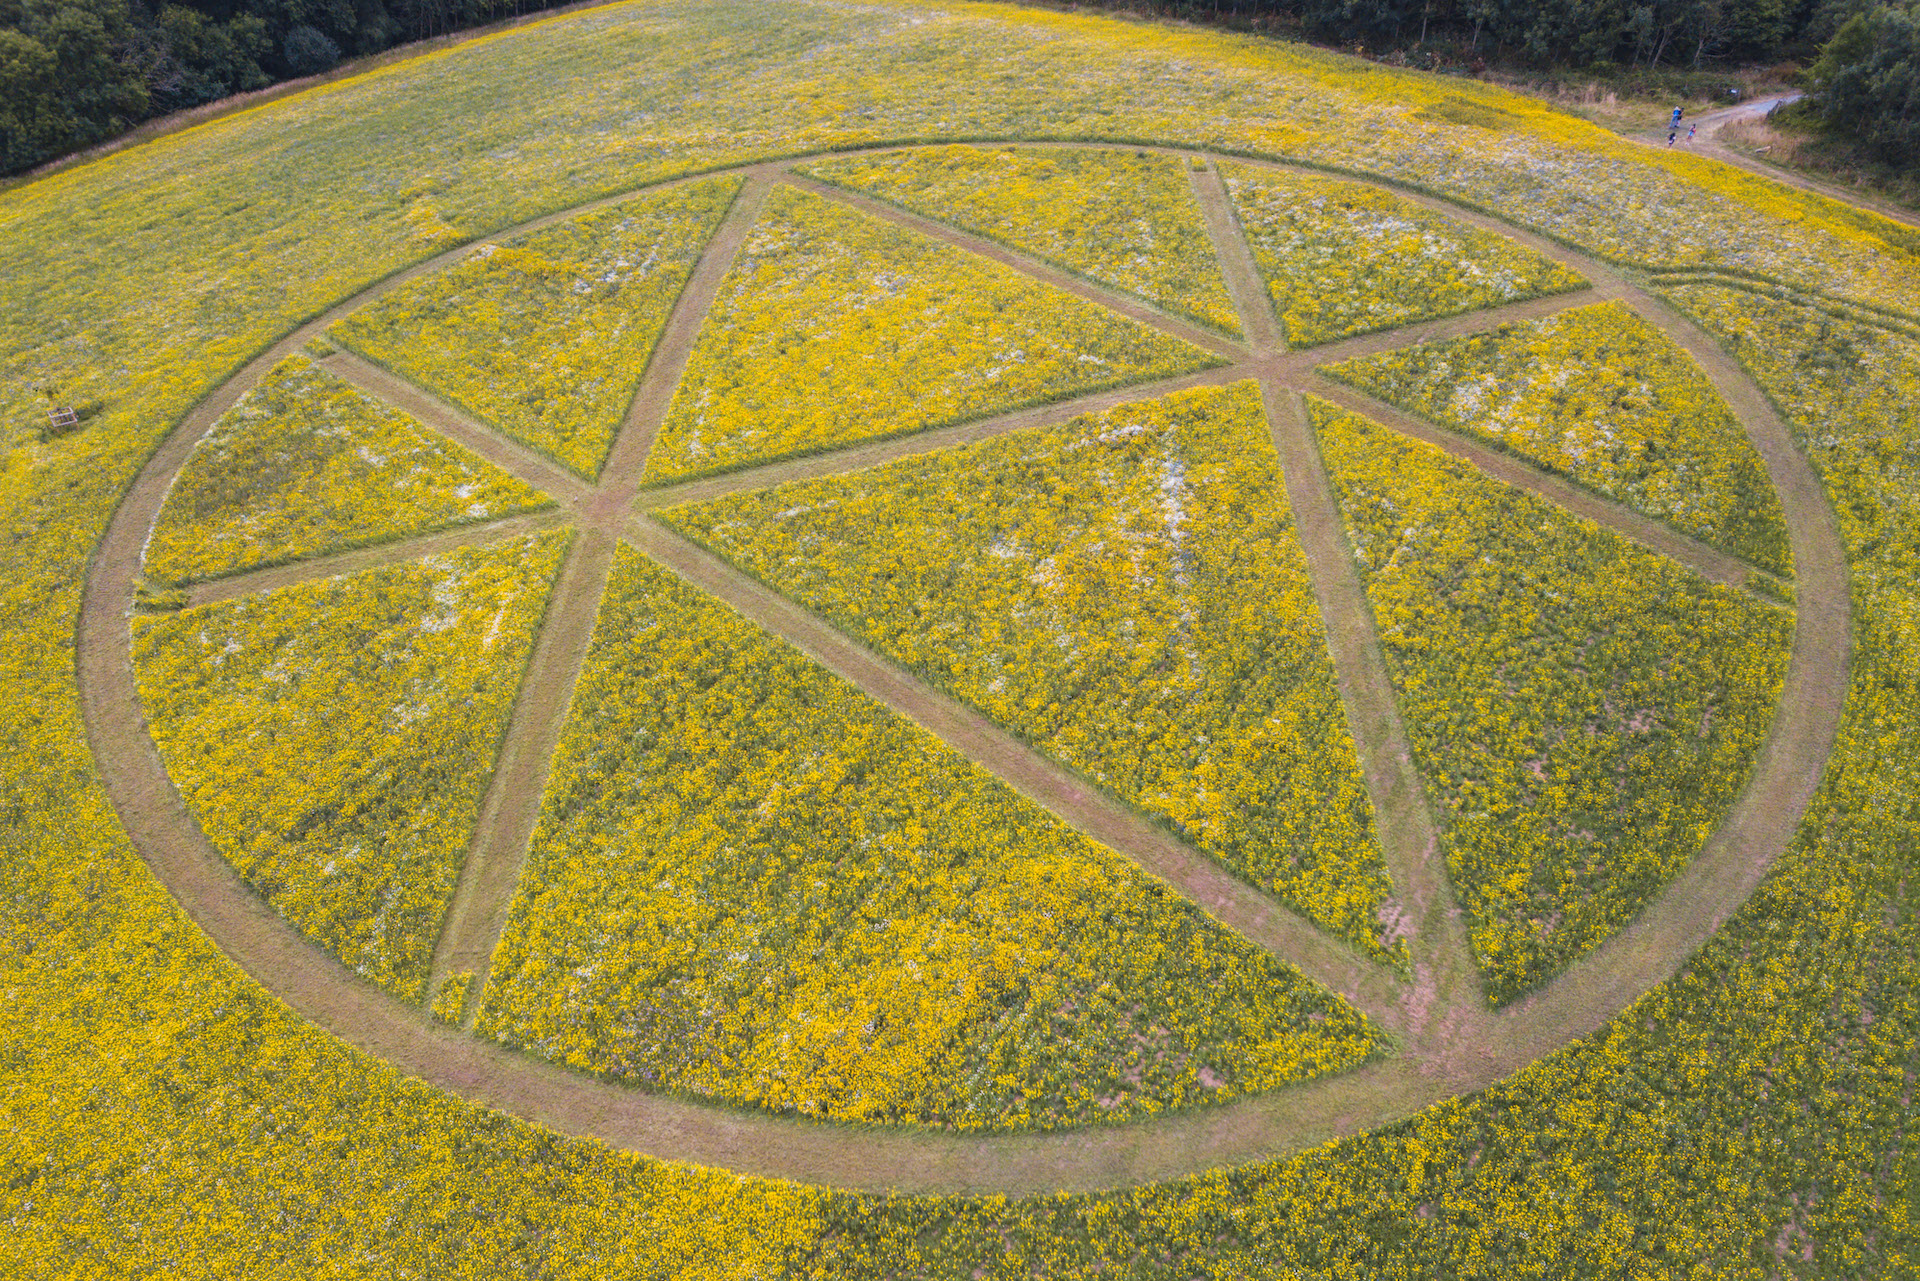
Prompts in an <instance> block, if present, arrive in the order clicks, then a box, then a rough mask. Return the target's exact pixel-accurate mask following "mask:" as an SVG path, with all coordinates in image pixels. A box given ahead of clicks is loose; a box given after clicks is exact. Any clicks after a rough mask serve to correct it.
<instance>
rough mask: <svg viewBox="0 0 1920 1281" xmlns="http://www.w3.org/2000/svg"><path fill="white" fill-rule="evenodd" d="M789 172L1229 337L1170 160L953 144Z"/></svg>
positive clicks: (1198, 227)
mask: <svg viewBox="0 0 1920 1281" xmlns="http://www.w3.org/2000/svg"><path fill="white" fill-rule="evenodd" d="M800 172H802V173H805V174H807V175H809V176H811V177H814V178H818V179H820V180H821V181H823V182H831V183H834V184H836V185H838V186H842V187H846V188H849V189H850V190H853V191H859V192H863V193H865V194H866V195H869V196H876V197H878V198H880V199H882V200H886V201H890V202H892V203H893V204H896V205H899V206H900V207H901V208H903V209H911V210H912V211H913V212H915V213H918V214H924V215H926V216H927V217H929V218H937V219H939V220H940V221H942V222H947V223H951V224H953V225H954V226H956V227H960V228H963V229H965V230H967V231H971V232H974V233H976V234H978V235H982V236H986V237H988V238H990V239H993V240H997V241H999V242H1000V243H1001V244H1003V245H1006V246H1008V247H1009V248H1012V249H1018V250H1021V251H1023V252H1025V253H1030V254H1033V255H1034V256H1035V257H1037V258H1042V259H1045V260H1046V261H1047V262H1050V263H1053V264H1055V265H1056V266H1060V267H1065V268H1066V269H1067V270H1069V271H1073V272H1077V273H1079V274H1080V275H1082V276H1085V277H1087V278H1088V279H1089V280H1097V281H1099V282H1100V283H1101V284H1104V285H1112V286H1113V287H1115V288H1116V289H1124V290H1126V291H1127V292H1129V293H1132V294H1135V295H1137V296H1139V297H1141V298H1144V299H1145V300H1146V301H1148V302H1150V303H1153V304H1154V305H1155V306H1158V307H1161V308H1163V309H1165V310H1167V311H1171V312H1174V313H1175V314H1178V315H1181V316H1185V317H1186V318H1188V319H1189V320H1194V321H1198V322H1199V323H1200V324H1203V325H1207V326H1209V327H1211V328H1213V329H1217V330H1219V331H1221V332H1222V333H1226V334H1231V335H1233V336H1234V337H1236V338H1237V337H1239V336H1240V321H1239V318H1238V317H1237V316H1235V315H1234V311H1233V300H1232V299H1230V298H1228V297H1227V286H1226V282H1225V281H1224V280H1222V279H1221V276H1220V267H1219V263H1218V261H1217V260H1216V258H1215V256H1214V249H1213V242H1212V240H1211V239H1209V238H1208V236H1207V228H1206V224H1205V223H1204V222H1203V221H1202V220H1201V217H1200V208H1199V205H1198V204H1196V203H1195V201H1194V197H1193V188H1192V186H1191V185H1190V182H1189V180H1188V178H1187V173H1186V167H1185V166H1184V165H1182V164H1181V163H1180V161H1179V160H1177V159H1175V158H1173V157H1171V156H1166V155H1161V154H1157V153H1153V152H1146V151H1119V150H1113V149H1108V148H1099V149H1096V148H1091V147H1087V148H1081V147H1076V148H1072V149H1066V148H1048V149H1046V150H1031V149H1026V148H1020V147H1000V148H995V149H991V150H989V149H986V148H982V147H970V146H967V145H965V144H955V145H952V146H947V147H931V148H927V149H925V150H919V151H895V152H880V153H877V154H875V153H861V154H859V155H853V156H844V157H835V158H833V159H830V160H819V161H815V162H813V163H811V164H808V165H804V166H802V167H801V170H800Z"/></svg>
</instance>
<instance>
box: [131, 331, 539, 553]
mask: <svg viewBox="0 0 1920 1281" xmlns="http://www.w3.org/2000/svg"><path fill="white" fill-rule="evenodd" d="M549 506H552V500H551V499H549V498H547V497H546V496H544V495H543V494H541V493H539V492H538V491H536V490H534V489H532V488H530V487H528V486H527V485H525V484H523V483H521V482H520V481H518V480H516V479H514V478H513V477H512V476H509V475H507V474H506V473H505V472H503V471H501V470H500V469H499V468H497V467H495V466H494V465H493V464H491V463H489V462H487V461H486V460H485V459H483V458H481V457H479V456H478V455H476V454H474V453H472V452H471V451H469V450H466V449H463V448H461V447H460V446H458V445H456V444H454V443H453V442H451V441H449V440H446V439H445V438H443V437H441V436H439V435H437V434H435V433H434V432H431V431H429V430H427V429H426V428H424V427H422V426H420V424H418V423H416V422H415V421H414V420H413V419H411V418H409V417H408V416H407V415H405V414H403V413H401V412H400V411H398V410H396V409H394V408H392V407H391V406H388V405H384V404H381V403H380V402H379V401H377V400H373V399H371V398H370V397H367V396H365V395H362V394H361V393H360V392H359V391H357V390H355V389H354V388H352V387H350V386H348V385H347V384H346V383H344V382H342V381H340V380H339V379H338V378H335V377H334V376H333V375H332V374H329V373H328V372H326V370H325V369H323V368H321V367H320V366H318V365H315V364H314V363H313V362H312V361H310V360H308V359H307V358H306V357H305V356H290V357H288V358H287V359H286V360H285V361H283V362H282V363H280V364H279V365H277V366H275V367H274V369H273V370H272V371H271V372H269V373H268V374H267V376H266V377H265V378H263V379H261V381H260V385H259V386H258V387H256V388H254V389H253V390H252V391H250V392H248V393H247V394H246V395H245V396H243V397H241V399H240V402H239V403H238V404H236V405H235V406H234V407H233V408H232V409H231V410H229V411H227V414H226V416H225V417H223V418H222V419H221V420H220V421H219V422H217V423H215V424H214V426H213V430H212V431H210V432H209V433H207V436H206V438H205V439H203V440H202V441H201V442H200V443H199V444H198V445H196V446H195V447H194V451H193V454H192V455H191V456H190V457H189V458H188V459H187V464H186V466H185V467H183V468H181V470H180V475H179V476H178V477H177V478H176V479H175V480H174V482H173V488H172V490H171V491H169V492H168V494H167V502H166V506H164V507H162V508H161V509H160V518H159V520H158V521H157V522H156V523H155V525H154V530H153V536H152V537H151V538H150V539H149V540H148V542H147V557H146V570H147V573H148V574H149V575H151V576H152V577H154V578H156V579H159V580H160V581H162V582H167V583H187V582H193V581H197V580H199V579H204V578H217V577H219V576H221V575H223V574H233V573H238V572H240V571H241V570H247V569H257V568H259V567H261V566H263V565H278V564H281V563H283V562H286V561H290V560H301V559H304V558H306V557H309V556H316V555H319V554H321V553H324V552H331V551H339V550H342V549H343V548H348V547H358V546H362V545H365V544H367V543H377V542H381V541H383V540H385V539H389V538H400V537H404V536H406V535H408V534H420V533H425V532H427V531H428V530H433V529H441V528H444V527H446V526H448V525H456V524H460V523H463V522H468V521H477V520H490V519H494V518H496V517H500V516H506V515H510V514H512V513H514V512H520V511H530V510H535V509H538V508H542V507H549Z"/></svg>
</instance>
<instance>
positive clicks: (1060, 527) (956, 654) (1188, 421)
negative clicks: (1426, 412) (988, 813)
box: [666, 382, 1402, 958]
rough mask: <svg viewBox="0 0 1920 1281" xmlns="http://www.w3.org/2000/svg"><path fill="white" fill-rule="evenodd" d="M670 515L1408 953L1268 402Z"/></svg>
mask: <svg viewBox="0 0 1920 1281" xmlns="http://www.w3.org/2000/svg"><path fill="white" fill-rule="evenodd" d="M666 516H667V519H668V520H670V521H671V522H673V523H674V524H675V525H677V526H678V527H679V528H680V529H682V530H683V531H684V532H686V533H688V534H689V535H691V536H692V537H694V538H697V539H699V540H701V541H702V542H705V543H706V544H708V545H709V546H711V547H712V548H714V549H715V550H716V551H718V552H720V553H721V554H722V555H724V556H727V557H729V558H730V559H732V560H733V561H735V562H736V563H737V564H739V565H740V566H741V567H742V568H744V569H746V570H747V571H748V572H750V573H752V574H755V575H757V576H758V577H760V578H762V579H764V580H765V581H766V582H768V583H770V584H771V585H773V586H774V587H776V588H778V589H779V590H780V591H782V592H785V593H787V594H788V595H790V596H792V597H793V598H794V599H795V600H797V601H799V602H801V603H802V604H804V605H806V606H807V607H809V608H810V609H814V610H817V611H819V612H820V613H822V614H823V615H825V616H826V617H827V618H830V619H832V620H833V621H834V622H835V623H836V624H838V625H839V626H840V627H842V628H843V629H844V630H846V631H847V632H848V633H850V634H851V635H853V636H855V637H857V638H858V639H860V640H861V641H863V642H864V643H866V644H869V645H872V646H874V647H875V648H877V649H879V650H880V651H881V652H883V653H886V654H888V655H890V656H891V657H893V658H895V659H896V660H898V661H899V662H901V663H903V664H905V665H906V666H907V667H909V668H911V669H913V670H914V671H916V672H918V673H920V674H921V675H922V676H924V677H926V678H927V679H928V680H930V681H933V682H934V683H936V684H938V685H940V686H941V687H943V688H945V689H947V690H950V691H951V692H952V693H953V694H955V695H956V696H957V697H959V698H961V699H964V700H965V701H967V702H969V703H972V704H973V705H974V706H976V707H978V708H979V709H980V710H982V711H984V712H985V713H986V714H987V715H989V716H991V717H993V718H994V719H995V720H997V721H999V722H1000V723H1001V724H1003V725H1005V726H1007V727H1008V728H1009V729H1012V730H1014V731H1015V732H1016V733H1018V734H1020V735H1021V736H1022V737H1024V738H1026V739H1028V740H1029V741H1030V742H1033V743H1034V744H1036V745H1038V746H1039V747H1040V748H1042V749H1043V750H1044V751H1046V752H1048V753H1050V754H1051V755H1053V756H1054V757H1056V758H1057V759H1059V760H1061V761H1064V762H1066V763H1067V764H1069V765H1071V766H1073V767H1074V768H1075V769H1078V770H1080V771H1082V772H1083V773H1085V774H1086V775H1087V776H1088V777H1089V778H1091V779H1092V780H1093V781H1094V782H1096V783H1098V784H1099V785H1100V786H1101V787H1104V788H1106V789H1107V790H1109V791H1111V792H1113V793H1114V794H1116V795H1118V796H1120V797H1122V798H1123V799H1125V800H1127V801H1130V802H1132V803H1133V804H1134V805H1137V806H1139V807H1140V808H1142V809H1144V810H1146V811H1147V812H1148V813H1151V814H1153V815H1155V816H1158V817H1160V818H1163V819H1165V820H1166V821H1168V822H1169V823H1171V824H1172V825H1173V826H1174V827H1175V829H1176V830H1178V831H1179V832H1180V833H1181V834H1182V835H1183V836H1185V837H1186V838H1187V839H1189V840H1191V841H1192V842H1193V843H1194V844H1195V845H1197V846H1198V847H1199V848H1201V849H1202V850H1205V851H1206V852H1207V853H1208V854H1210V855H1212V856H1213V857H1214V858H1217V859H1219V860H1220V861H1221V862H1223V863H1225V864H1226V865H1227V866H1228V867H1230V868H1232V869H1233V870H1234V871H1236V872H1238V873H1239V874H1240V875H1241V876H1243V877H1245V878H1246V879H1247V880H1249V881H1251V882H1253V883H1254V884H1256V885H1258V886H1260V887H1261V888H1263V889H1268V890H1271V891H1273V892H1274V893H1276V894H1278V895H1279V896H1281V897H1282V898H1284V899H1286V900H1287V901H1288V902H1290V903H1292V904H1294V905H1295V906H1297V907H1298V908H1299V909H1300V910H1301V911H1303V912H1305V913H1306V914H1307V915H1308V916H1310V917H1312V918H1313V919H1314V920H1315V921H1318V922H1320V923H1321V924H1323V925H1325V926H1326V927H1327V928H1329V929H1332V930H1334V931H1336V932H1338V933H1339V934H1341V935H1342V936H1343V937H1345V938H1347V939H1349V940H1351V941H1352V942H1354V943H1356V944H1359V945H1360V946H1362V947H1364V948H1368V949H1370V950H1372V951H1373V952H1375V954H1376V955H1379V956H1381V957H1383V958H1387V957H1393V956H1397V955H1400V954H1401V953H1402V949H1401V945H1400V944H1399V943H1398V942H1397V940H1395V939H1394V938H1392V937H1390V935H1389V932H1388V927H1387V925H1386V921H1387V920H1388V919H1390V917H1391V912H1390V911H1388V910H1387V909H1388V899H1389V896H1390V894H1391V892H1392V886H1391V884H1390V883H1389V879H1388V876H1387V873H1386V869H1385V867H1384V866H1383V864H1382V862H1381V856H1380V850H1379V847H1378V845H1377V843H1376V842H1375V839H1374V833H1373V814H1372V808H1371V805H1370V803H1369V802H1368V799H1367V794H1366V791H1365V789H1364V787H1363V786H1362V782H1361V778H1360V771H1359V767H1358V764H1357V763H1356V759H1355V754H1354V748H1353V743H1352V739H1351V738H1350V737H1349V734H1348V730H1347V724H1346V719H1345V715H1344V712H1343V711H1342V708H1341V703H1340V697H1339V693H1338V691H1337V689H1336V687H1335V685H1334V674H1333V663H1332V660H1331V658H1330V657H1329V655H1328V652H1327V644H1326V635H1325V631H1324V628H1323V626H1322V624H1321V621H1320V615H1319V611H1318V609H1317V607H1316V606H1315V603H1314V599H1313V588H1312V585H1311V583H1310V582H1309V580H1308V578H1307V572H1306V562H1305V559H1304V557H1303V556H1302V554H1301V551H1300V547H1299V543H1298V541H1297V540H1296V538H1295V535H1294V532H1293V518H1292V513H1291V512H1290V511H1289V510H1288V508H1287V502H1286V496H1285V491H1284V488H1283V485H1282V482H1281V477H1280V469H1279V464H1278V461H1277V460H1276V459H1275V457H1274V452H1273V445H1272V442H1271V440H1270V438H1269V437H1268V434H1267V423H1266V416H1265V414H1264V413H1263V411H1262V409H1261V405H1260V395H1259V391H1258V389H1257V388H1256V387H1255V385H1254V384H1252V383H1250V382H1249V383H1238V384H1235V385H1233V386H1231V387H1227V388H1222V389H1212V388H1209V389H1201V390H1195V391H1188V392H1180V393H1176V394H1174V395H1171V396H1167V397H1164V398H1162V399H1159V400H1155V401H1147V402H1142V403H1138V404H1131V405H1125V406H1122V407H1121V408H1119V409H1114V410H1111V411H1108V412H1107V413H1104V414H1095V415H1087V416H1083V417H1081V418H1076V419H1074V420H1073V421H1072V422H1069V423H1066V424H1064V425H1062V426H1059V427H1051V428H1039V429H1032V430H1028V431H1022V432H1016V433H1012V434H1010V435H1007V436H1003V437H999V438H997V439H994V440H990V441H987V442H985V443H982V444H979V445H974V446H970V447H966V448H961V449H950V450H943V451H941V452H938V453H933V454H926V455H922V456H920V457H916V458H910V459H906V460H903V461H901V462H898V463H893V464H891V465H888V466H885V467H878V468H874V469H872V470H869V471H863V472H856V473H853V474H851V475H848V476H842V477H835V478H831V479H826V480H818V481H805V482H796V483H792V484H787V485H782V486H779V487H778V488H774V489H769V490H763V491H759V492H756V493H749V494H743V495H740V496H737V497H732V498H727V499H723V500H719V501H716V502H712V503H708V504H705V505H703V506H693V507H681V508H676V509H674V510H672V511H670V512H668V513H666Z"/></svg>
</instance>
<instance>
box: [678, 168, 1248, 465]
mask: <svg viewBox="0 0 1920 1281" xmlns="http://www.w3.org/2000/svg"><path fill="white" fill-rule="evenodd" d="M1218 363H1219V358H1218V357H1215V356H1214V355H1212V354H1211V353H1209V352H1205V351H1202V350H1201V349H1200V348H1198V347H1195V346H1193V345H1191V344H1189V343H1186V342H1182V341H1181V340H1180V339H1178V338H1170V337H1168V336H1166V335H1164V334H1161V333H1158V332H1156V331H1155V330H1152V329H1149V328H1147V327H1146V326H1144V325H1140V324H1137V323H1135V322H1134V321H1131V320H1128V319H1126V318H1124V317H1122V316H1118V315H1115V314H1113V313H1112V312H1108V311H1104V310H1102V309H1101V308H1098V307H1095V306H1094V305H1093V304H1091V303H1088V302H1083V301H1081V300H1080V299H1078V298H1075V297H1073V296H1072V295H1070V294H1066V293H1063V292H1061V291H1060V290H1058V289H1054V288H1052V287H1051V286H1048V285H1044V284H1040V283H1038V282H1036V281H1033V280H1030V279H1028V278H1027V277H1025V276H1021V275H1019V274H1017V273H1015V272H1013V271H1011V270H1009V269H1008V268H1005V267H1002V266H1000V265H999V264H998V263H993V262H989V261H987V260H985V259H983V258H977V257H975V256H973V255H972V254H969V253H966V252H965V251H963V250H960V249H956V248H953V247H952V246H950V245H946V244H942V243H941V242H939V241H936V240H933V239H930V238H929V237H926V236H923V235H920V234H919V233H917V232H913V231H908V230H906V229H905V228H902V227H897V226H894V225H893V224H891V223H886V222H882V221H880V220H878V219H876V218H873V217H871V216H869V215H867V214H864V213H860V212H858V211H856V210H852V209H848V208H845V207H843V206H840V205H837V204H834V203H833V202H831V201H827V200H823V199H821V198H820V197H818V196H815V195H811V194H809V193H807V192H803V191H799V190H797V189H795V188H792V187H777V188H775V189H774V191H773V193H772V194H771V195H770V196H769V197H768V199H767V207H766V210H765V212H764V213H763V214H762V216H761V218H760V221H759V223H757V224H756V225H755V226H754V228H753V230H752V232H751V234H750V235H749V236H748V238H747V243H746V247H745V248H744V249H743V250H742V252H741V256H740V258H739V260H738V261H737V262H735V264H734V266H733V269H732V270H731V271H730V272H729V273H728V274H727V278H726V280H725V282H724V283H723V284H722V285H721V287H720V296H719V298H718V300H716V302H715V304H714V309H713V313H712V315H711V316H709V318H708V320H707V324H706V327H705V328H703V329H702V330H701V332H700V336H699V338H698V340H697V341H696V343H695V346H694V349H693V354H692V357H691V359H690V360H689V362H688V365H687V373H686V377H685V379H684V380H683V381H682V382H681V384H680V390H679V391H678V393H676V394H675V396H674V399H673V404H672V407H671V408H670V409H669V410H668V411H667V419H666V422H665V423H664V424H662V426H661V429H660V438H659V441H658V443H657V444H656V445H655V446H654V451H653V455H652V457H651V458H649V459H648V461H647V471H646V478H647V480H648V481H649V482H655V481H667V480H675V479H679V478H681V477H685V476H692V475H698V474H702V473H706V472H714V471H724V470H726V469H728V468H732V467H739V466H743V465H746V464H750V463H760V462H767V461H770V460H772V459H775V458H785V457H788V456H790V455H794V454H805V453H811V452H814V451H817V450H822V449H830V448H833V447H836V446H840V445H850V444H853V443H855V442H857V441H862V440H874V439H877V438H879V437H883V436H896V435H900V434H903V433H906V432H914V431H922V430H925V429H926V428H929V427H939V426H943V425H945V424H947V423H953V422H960V421H964V420H966V419H969V418H978V417H981V416H983V415H986V414H989V413H994V412H997V411H1002V410H1009V409H1019V408H1022V407H1024V406H1027V405H1035V404H1043V403H1045V402H1047V401H1051V400H1059V399H1062V398H1064V397H1066V396H1070V395H1075V394H1080V393H1085V392H1091V391H1099V390H1101V389H1103V388H1107V387H1117V386H1122V385H1124V384H1126V383H1130V382H1140V381H1144V380H1146V379H1149V378H1162V377H1168V376H1171V375H1174V374H1180V373H1186V372H1188V371H1190V370H1195V369H1204V368H1207V367H1208V366H1210V365H1214V364H1218Z"/></svg>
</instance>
